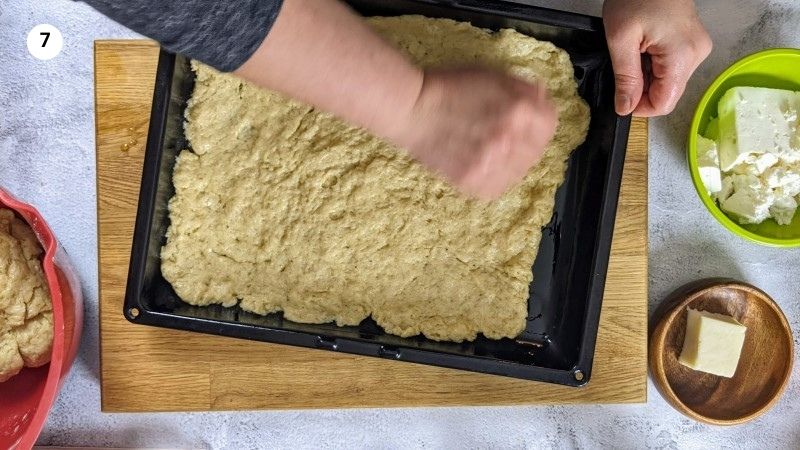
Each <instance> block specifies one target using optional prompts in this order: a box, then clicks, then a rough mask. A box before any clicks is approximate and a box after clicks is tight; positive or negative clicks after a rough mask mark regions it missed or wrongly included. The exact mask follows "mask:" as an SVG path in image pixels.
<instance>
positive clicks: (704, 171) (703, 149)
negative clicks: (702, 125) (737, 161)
mask: <svg viewBox="0 0 800 450" xmlns="http://www.w3.org/2000/svg"><path fill="white" fill-rule="evenodd" d="M697 170H698V172H700V179H701V180H703V185H704V186H705V187H706V190H707V191H708V193H709V195H714V194H716V193H717V192H719V191H720V190H721V189H722V173H721V172H720V170H719V156H718V155H717V143H716V142H714V141H712V140H711V139H706V138H704V137H703V136H700V135H699V134H698V135H697Z"/></svg>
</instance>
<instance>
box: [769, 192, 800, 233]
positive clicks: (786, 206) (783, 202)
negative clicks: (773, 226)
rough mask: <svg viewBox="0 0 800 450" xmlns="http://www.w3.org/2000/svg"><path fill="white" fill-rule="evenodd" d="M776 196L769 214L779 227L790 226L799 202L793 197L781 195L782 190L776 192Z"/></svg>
mask: <svg viewBox="0 0 800 450" xmlns="http://www.w3.org/2000/svg"><path fill="white" fill-rule="evenodd" d="M776 194H777V195H776V196H775V201H774V202H773V203H772V206H770V207H769V213H770V215H771V216H772V218H773V219H775V222H778V225H789V224H790V223H792V219H794V213H795V212H797V200H795V198H794V197H793V196H791V195H785V194H783V195H781V193H780V190H776Z"/></svg>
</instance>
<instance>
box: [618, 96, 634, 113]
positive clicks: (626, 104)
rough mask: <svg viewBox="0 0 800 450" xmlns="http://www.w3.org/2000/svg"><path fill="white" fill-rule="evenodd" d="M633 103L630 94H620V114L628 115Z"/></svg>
mask: <svg viewBox="0 0 800 450" xmlns="http://www.w3.org/2000/svg"><path fill="white" fill-rule="evenodd" d="M632 106H633V105H631V98H630V97H629V96H628V95H625V94H620V95H618V96H617V113H618V114H619V115H621V116H622V115H627V114H628V113H630V112H631V109H633V108H632Z"/></svg>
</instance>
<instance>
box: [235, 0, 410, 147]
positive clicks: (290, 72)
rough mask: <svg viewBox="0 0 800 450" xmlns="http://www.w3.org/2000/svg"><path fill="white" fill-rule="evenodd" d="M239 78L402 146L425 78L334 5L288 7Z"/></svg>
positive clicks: (295, 3)
mask: <svg viewBox="0 0 800 450" xmlns="http://www.w3.org/2000/svg"><path fill="white" fill-rule="evenodd" d="M235 73H236V74H237V75H239V76H241V77H243V78H246V79H248V80H249V81H251V82H253V83H255V84H258V85H260V86H263V87H266V88H270V89H273V90H276V91H279V92H282V93H284V94H286V95H288V96H290V97H293V98H296V99H299V100H302V101H304V102H306V103H309V104H312V105H314V106H316V107H318V108H319V109H321V110H324V111H328V112H330V113H333V114H335V115H337V116H339V117H341V118H343V119H344V120H346V121H348V122H350V123H352V124H355V125H359V126H362V127H364V128H367V129H369V130H370V131H372V132H374V133H376V134H379V135H382V136H384V137H387V138H389V139H397V138H398V134H399V133H400V132H401V131H400V130H401V129H402V127H403V125H404V124H403V121H404V120H407V117H408V116H409V114H410V111H411V109H412V107H413V105H414V102H415V101H416V98H417V96H418V95H419V92H420V89H421V87H422V80H423V75H422V71H421V70H420V69H419V68H417V67H416V66H414V65H413V64H412V63H411V62H410V61H408V59H406V58H405V57H404V56H403V55H402V54H401V53H400V52H399V51H397V50H396V49H394V48H393V47H392V46H390V45H389V44H388V43H386V42H384V41H383V40H382V39H381V38H380V37H379V36H378V35H377V34H375V33H374V32H373V31H372V30H371V29H370V28H369V27H368V26H367V25H366V23H365V22H364V20H363V19H362V18H361V17H359V16H357V15H356V14H355V13H354V12H352V11H351V10H350V9H349V8H347V7H346V6H344V5H343V4H341V3H340V2H339V1H337V0H311V1H309V0H284V4H283V8H282V10H281V12H280V14H279V15H278V19H277V21H276V22H275V24H274V25H273V27H272V30H271V31H270V33H269V35H268V36H267V38H266V39H265V40H264V42H263V43H262V44H261V46H260V47H259V48H258V49H257V50H256V52H255V53H254V54H253V56H252V57H251V58H250V59H249V60H248V61H247V62H245V63H244V64H243V65H242V66H241V67H240V68H239V69H238V70H236V71H235Z"/></svg>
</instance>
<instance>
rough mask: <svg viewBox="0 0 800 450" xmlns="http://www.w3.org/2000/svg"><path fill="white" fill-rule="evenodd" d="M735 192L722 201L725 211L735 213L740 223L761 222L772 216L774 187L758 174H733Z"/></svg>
mask: <svg viewBox="0 0 800 450" xmlns="http://www.w3.org/2000/svg"><path fill="white" fill-rule="evenodd" d="M732 181H733V194H731V195H730V196H729V197H728V198H726V199H725V200H724V201H723V200H721V201H720V207H721V208H722V210H723V211H725V212H727V213H730V214H733V215H734V216H736V217H737V218H738V219H739V222H740V223H761V222H763V221H765V220H767V219H768V218H769V217H770V212H769V207H770V206H772V203H773V202H774V201H775V195H774V193H773V192H772V189H769V188H767V187H766V186H764V184H763V183H762V182H761V180H759V179H758V178H757V177H756V176H753V175H738V174H737V175H733V176H732Z"/></svg>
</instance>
